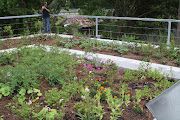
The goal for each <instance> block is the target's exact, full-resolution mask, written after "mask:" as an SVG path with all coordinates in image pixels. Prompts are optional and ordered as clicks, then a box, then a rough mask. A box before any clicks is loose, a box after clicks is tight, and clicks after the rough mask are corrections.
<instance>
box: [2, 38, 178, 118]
mask: <svg viewBox="0 0 180 120" xmlns="http://www.w3.org/2000/svg"><path fill="white" fill-rule="evenodd" d="M23 41H24V40H23V39H20V40H6V41H4V42H5V44H4V45H1V44H0V50H2V49H8V48H14V47H17V46H19V45H20V44H21V45H28V44H37V45H40V44H43V45H50V46H52V45H58V44H57V42H54V39H41V40H32V41H30V43H28V44H22V43H24V42H23ZM10 43H11V44H10ZM19 47H20V46H19ZM59 47H62V46H59ZM72 49H76V50H83V49H79V48H77V47H73V48H72ZM94 52H97V53H101V54H108V55H114V56H120V57H125V58H130V59H136V60H142V59H143V58H144V56H142V55H135V54H133V53H130V52H128V53H127V54H126V55H119V54H118V53H117V52H114V51H108V52H106V51H94ZM150 59H151V60H152V62H154V63H160V61H159V60H158V59H156V58H150ZM167 65H171V66H175V65H174V63H173V62H172V61H169V62H168V63H167ZM2 66H3V65H2ZM76 76H77V77H78V78H81V77H82V76H81V75H80V74H78V70H77V73H76ZM102 80H103V79H102ZM116 82H118V81H116ZM154 82H155V81H153V80H150V79H143V80H142V79H140V78H139V80H138V81H132V82H127V84H128V86H129V91H128V93H129V94H131V95H132V96H134V95H135V90H136V89H141V88H143V87H144V85H148V86H151V85H153V84H154ZM54 87H56V88H58V89H61V86H50V85H48V83H47V82H46V80H45V79H41V80H40V86H39V90H40V91H41V93H42V96H41V97H40V99H39V100H37V102H38V103H40V108H39V111H40V110H41V109H42V108H43V107H44V106H46V103H44V100H45V98H44V97H45V91H47V90H50V89H52V88H54ZM108 87H111V88H113V87H114V86H113V85H109V86H108ZM12 98H13V96H11V97H3V98H2V99H0V108H1V109H0V116H2V115H5V116H4V117H3V119H4V120H19V118H17V117H16V116H15V115H14V114H13V113H12V111H11V110H10V109H7V108H6V107H4V106H5V105H8V103H11V102H13V100H12ZM77 101H79V99H78V98H74V99H72V100H70V102H69V105H68V107H67V109H66V111H65V112H66V114H65V117H64V120H80V119H79V118H78V116H77V115H76V114H75V113H72V111H75V108H74V107H73V106H74V104H75V103H76V102H77ZM148 102H149V100H146V99H143V100H142V101H141V102H140V104H141V106H142V107H143V112H142V113H141V114H138V113H135V112H134V110H133V104H132V102H131V103H130V105H129V106H128V108H126V109H124V111H123V115H122V116H121V117H119V118H118V120H153V118H154V117H153V115H152V114H151V112H150V111H149V110H148V109H147V107H146V104H147V103H148ZM101 104H102V106H104V110H105V112H106V113H105V115H104V117H103V120H110V112H111V111H110V109H108V107H107V106H108V105H107V103H106V102H104V101H102V102H101ZM31 106H34V103H33V104H31Z"/></svg>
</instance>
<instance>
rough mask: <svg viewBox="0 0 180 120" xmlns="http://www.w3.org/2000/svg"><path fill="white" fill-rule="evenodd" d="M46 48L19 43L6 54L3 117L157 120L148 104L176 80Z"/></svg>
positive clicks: (1, 69) (1, 68)
mask: <svg viewBox="0 0 180 120" xmlns="http://www.w3.org/2000/svg"><path fill="white" fill-rule="evenodd" d="M19 41H20V43H21V42H23V41H21V40H19ZM33 41H34V42H36V44H43V43H42V41H40V42H39V41H37V40H33ZM46 42H48V40H45V42H44V44H45V43H46ZM49 43H52V42H51V41H49ZM55 43H56V42H55ZM17 45H18V44H17ZM19 47H20V46H19ZM45 51H46V49H45V48H42V47H39V48H36V49H35V48H28V47H20V50H18V51H17V50H16V51H13V52H11V53H8V52H4V53H1V60H0V81H1V83H0V95H2V98H1V99H0V108H2V109H1V110H0V115H1V117H3V118H4V119H7V120H13V119H41V118H42V119H53V118H56V119H65V120H78V119H104V120H108V119H119V120H144V119H146V120H152V119H153V116H152V114H151V113H150V111H149V110H148V109H147V108H146V106H145V105H146V103H147V102H148V101H150V100H151V99H152V98H154V97H156V96H157V95H159V94H160V93H161V92H163V91H164V90H166V89H167V88H169V87H170V86H172V85H173V84H174V83H175V82H176V81H175V80H173V79H171V80H168V79H167V77H166V76H164V75H161V74H160V73H159V71H152V70H151V69H144V68H143V67H140V68H139V70H138V71H133V70H124V69H122V68H119V67H117V66H116V65H115V64H114V62H113V61H111V60H109V61H104V62H100V61H98V60H97V59H87V58H77V57H76V56H75V55H69V53H68V52H65V51H64V52H63V51H61V52H60V51H59V50H58V49H57V48H52V50H51V51H49V52H45Z"/></svg>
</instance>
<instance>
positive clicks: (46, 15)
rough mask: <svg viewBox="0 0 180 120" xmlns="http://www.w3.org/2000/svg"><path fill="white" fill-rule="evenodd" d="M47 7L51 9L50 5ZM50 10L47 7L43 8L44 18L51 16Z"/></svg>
mask: <svg viewBox="0 0 180 120" xmlns="http://www.w3.org/2000/svg"><path fill="white" fill-rule="evenodd" d="M46 8H47V9H49V8H48V7H46ZM49 16H50V15H49V12H48V11H47V10H46V9H43V18H47V17H49Z"/></svg>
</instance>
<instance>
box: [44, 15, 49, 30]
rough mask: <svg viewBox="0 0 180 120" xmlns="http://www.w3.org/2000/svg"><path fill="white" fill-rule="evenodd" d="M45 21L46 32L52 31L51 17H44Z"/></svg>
mask: <svg viewBox="0 0 180 120" xmlns="http://www.w3.org/2000/svg"><path fill="white" fill-rule="evenodd" d="M43 23H44V33H47V32H50V18H49V17H47V18H43Z"/></svg>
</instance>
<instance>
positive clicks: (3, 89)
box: [0, 83, 11, 99]
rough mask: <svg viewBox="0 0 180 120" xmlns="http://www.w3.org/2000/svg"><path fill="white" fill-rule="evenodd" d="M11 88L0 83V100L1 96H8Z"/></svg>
mask: <svg viewBox="0 0 180 120" xmlns="http://www.w3.org/2000/svg"><path fill="white" fill-rule="evenodd" d="M10 91H11V88H10V87H9V86H6V85H5V84H3V83H0V99H1V98H2V96H8V95H10Z"/></svg>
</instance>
